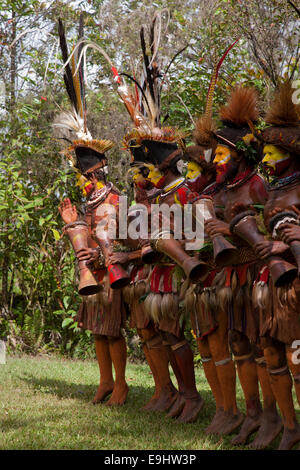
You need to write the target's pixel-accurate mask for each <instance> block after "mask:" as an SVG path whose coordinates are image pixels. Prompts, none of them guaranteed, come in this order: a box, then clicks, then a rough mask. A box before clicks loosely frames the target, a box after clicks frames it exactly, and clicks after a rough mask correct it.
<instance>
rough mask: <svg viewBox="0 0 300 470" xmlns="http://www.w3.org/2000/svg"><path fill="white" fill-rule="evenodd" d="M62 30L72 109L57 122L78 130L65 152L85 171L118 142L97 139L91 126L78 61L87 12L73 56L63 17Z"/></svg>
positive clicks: (81, 65) (61, 43) (73, 131)
mask: <svg viewBox="0 0 300 470" xmlns="http://www.w3.org/2000/svg"><path fill="white" fill-rule="evenodd" d="M58 34H59V41H60V47H61V52H62V58H63V62H64V82H65V86H66V90H67V93H68V96H69V100H70V102H71V106H72V110H71V111H66V112H63V113H62V114H61V115H60V116H59V120H57V121H56V122H55V124H54V126H55V127H58V128H62V129H67V130H69V131H70V132H72V133H73V134H74V133H75V135H76V139H75V140H73V142H72V145H71V146H70V147H68V148H67V149H66V150H65V151H64V152H63V153H64V154H65V155H66V156H67V157H68V158H69V159H70V160H71V162H72V164H73V166H74V167H75V168H78V169H79V170H80V171H81V172H82V173H84V172H85V171H87V170H88V169H91V168H93V167H95V166H97V165H98V164H99V161H100V160H101V159H102V158H103V155H104V153H105V152H106V151H107V150H109V149H111V148H112V147H113V145H114V144H113V143H112V142H111V141H109V140H99V139H93V138H92V136H91V134H90V132H89V130H88V128H87V122H86V114H87V109H86V101H85V89H84V68H83V64H82V61H81V60H80V59H79V61H77V58H78V55H79V56H81V51H82V47H83V42H82V41H83V14H81V15H80V23H79V47H78V48H77V50H75V48H73V53H72V55H71V58H69V53H68V46H67V41H66V37H65V31H64V26H63V23H62V21H61V19H59V20H58ZM70 62H71V65H70ZM77 62H78V65H77Z"/></svg>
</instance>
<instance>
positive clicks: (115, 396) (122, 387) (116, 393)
mask: <svg viewBox="0 0 300 470" xmlns="http://www.w3.org/2000/svg"><path fill="white" fill-rule="evenodd" d="M127 394H128V385H127V383H126V382H124V383H122V384H118V385H117V384H115V386H114V390H113V392H112V395H111V397H110V399H109V400H108V401H107V402H106V405H107V406H115V405H119V406H120V405H124V403H125V401H126V398H127Z"/></svg>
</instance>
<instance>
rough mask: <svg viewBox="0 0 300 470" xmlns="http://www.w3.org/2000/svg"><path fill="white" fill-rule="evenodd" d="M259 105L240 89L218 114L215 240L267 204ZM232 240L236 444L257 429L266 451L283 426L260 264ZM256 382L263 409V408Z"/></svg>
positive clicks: (228, 298) (227, 282)
mask: <svg viewBox="0 0 300 470" xmlns="http://www.w3.org/2000/svg"><path fill="white" fill-rule="evenodd" d="M256 103H257V96H256V93H255V92H254V90H252V89H249V88H241V87H238V88H237V89H236V90H234V91H233V92H232V94H231V96H230V98H229V101H228V103H227V104H226V105H225V106H223V107H222V108H221V109H220V117H221V119H222V122H223V124H224V127H223V128H222V129H219V130H218V131H217V132H216V137H217V140H218V144H219V145H218V146H217V148H216V152H215V158H214V163H215V165H216V171H217V178H216V181H217V183H219V184H222V183H225V184H226V187H225V194H226V201H225V208H224V220H223V221H221V220H213V219H212V220H211V221H208V222H207V223H206V231H207V233H208V234H209V235H210V236H212V237H213V236H215V235H216V234H218V233H220V234H223V235H225V236H231V231H230V226H229V224H230V222H231V221H232V219H233V217H234V216H235V214H236V212H238V211H239V206H240V204H241V203H242V204H243V207H249V206H251V207H252V206H253V204H259V205H262V204H264V202H265V201H266V198H267V192H266V188H265V183H264V181H263V180H262V178H261V177H260V176H258V175H257V171H256V166H257V164H258V162H259V161H260V155H259V151H258V145H257V142H256V141H255V139H254V136H253V135H252V132H251V129H250V128H249V123H250V124H251V122H252V123H253V122H255V121H256V120H257V119H258V111H257V105H256ZM233 240H234V244H235V245H236V246H237V247H238V256H237V259H236V260H235V261H234V262H233V264H232V265H231V266H228V267H227V268H225V269H224V270H223V276H224V280H223V290H222V291H221V292H220V295H219V300H220V308H221V309H223V310H225V311H227V313H228V321H229V325H228V326H229V343H230V346H231V350H232V353H233V356H234V360H235V363H236V366H237V370H238V375H239V379H240V382H241V385H242V389H243V392H244V396H245V401H246V409H247V415H246V419H245V420H244V422H243V424H242V427H241V430H240V432H239V434H238V436H236V437H235V438H234V439H233V440H232V443H233V444H241V443H245V442H246V440H247V438H248V436H250V435H251V434H252V433H253V432H255V431H257V430H259V432H258V440H259V442H257V441H254V444H253V446H254V447H256V446H258V447H264V446H266V445H268V444H269V443H270V442H272V440H273V439H274V438H275V437H276V435H277V434H278V433H279V432H280V430H281V421H280V418H279V417H278V415H277V411H276V401H275V397H274V395H273V392H272V389H271V387H270V384H269V380H268V374H267V370H266V364H265V361H264V358H263V357H262V352H261V351H260V350H259V349H257V348H256V347H254V345H255V344H256V343H257V341H258V319H257V316H256V315H255V309H254V307H253V305H252V303H251V290H252V284H253V281H254V280H255V278H256V276H257V273H258V272H259V267H260V264H259V262H258V261H257V256H256V255H255V253H254V251H253V250H251V249H250V248H249V247H248V246H247V244H246V243H245V242H244V241H243V240H242V239H241V238H239V237H237V236H235V237H234V238H233ZM258 380H259V382H260V385H261V388H262V393H263V397H264V410H262V407H261V404H260V399H259V388H258ZM274 423H275V424H274ZM225 428H226V424H225ZM225 432H226V431H225ZM262 435H263V436H264V442H262V440H261V436H262Z"/></svg>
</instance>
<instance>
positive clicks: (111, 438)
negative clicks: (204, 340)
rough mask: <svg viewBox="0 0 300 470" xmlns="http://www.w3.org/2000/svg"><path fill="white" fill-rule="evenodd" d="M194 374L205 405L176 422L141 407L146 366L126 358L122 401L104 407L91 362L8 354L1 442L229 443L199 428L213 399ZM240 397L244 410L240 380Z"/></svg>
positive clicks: (99, 445)
mask: <svg viewBox="0 0 300 470" xmlns="http://www.w3.org/2000/svg"><path fill="white" fill-rule="evenodd" d="M196 374H197V386H198V389H199V391H200V392H201V394H202V396H203V398H204V400H205V407H204V409H203V410H202V412H201V415H200V417H199V418H198V420H197V422H196V423H193V424H178V423H176V421H175V420H172V419H170V418H167V417H166V414H165V413H151V412H145V411H141V410H140V408H141V407H142V406H143V405H144V404H145V403H146V402H147V400H149V398H150V397H151V395H152V393H153V380H152V376H151V374H150V371H149V368H148V367H147V365H133V364H128V366H127V380H128V384H129V386H130V390H129V395H128V400H127V402H126V404H125V406H123V407H117V408H109V407H106V406H105V405H97V406H93V405H92V404H91V400H92V398H93V396H94V393H95V391H96V387H97V385H98V378H99V372H98V367H97V363H96V362H92V361H70V360H63V359H58V358H32V357H22V358H16V357H9V358H8V360H7V364H6V365H0V417H1V427H0V449H1V450H3V449H122V450H125V449H130V450H131V449H149V450H155V449H168V450H171V449H175V450H183V449H185V450H192V449H210V450H212V449H231V448H232V446H231V445H230V440H231V438H232V437H225V438H220V437H211V436H209V437H208V436H206V435H205V434H204V432H203V430H204V428H205V427H206V426H207V425H208V424H209V423H210V421H211V419H212V416H213V414H214V401H213V399H212V396H211V392H210V390H209V387H208V385H207V382H206V380H205V377H204V374H203V371H202V369H200V368H197V371H196ZM174 383H175V381H174ZM238 400H239V406H240V408H241V409H242V410H244V404H243V400H242V393H241V389H240V386H238ZM277 446H278V439H277V440H276V442H275V444H274V445H273V446H272V447H273V448H276V447H277ZM244 448H245V447H244Z"/></svg>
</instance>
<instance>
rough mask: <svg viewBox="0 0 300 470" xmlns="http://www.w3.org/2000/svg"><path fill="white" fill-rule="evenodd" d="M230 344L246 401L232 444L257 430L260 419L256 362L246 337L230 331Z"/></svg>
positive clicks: (243, 440)
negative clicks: (238, 429)
mask: <svg viewBox="0 0 300 470" xmlns="http://www.w3.org/2000/svg"><path fill="white" fill-rule="evenodd" d="M230 345H231V349H232V352H233V354H234V358H235V362H236V365H237V370H238V375H239V379H240V383H241V386H242V389H243V392H244V397H245V401H246V409H247V415H246V419H245V421H244V422H243V424H242V427H241V430H240V432H239V434H238V435H237V436H236V437H235V438H233V439H232V441H231V443H232V444H243V443H245V442H246V441H247V439H248V437H249V436H250V435H251V434H252V433H253V432H255V431H257V430H258V428H259V426H260V424H261V419H262V407H261V403H260V399H259V388H258V376H257V370H256V363H255V360H254V357H253V354H252V349H251V345H250V342H249V340H248V338H247V337H246V336H245V335H243V334H242V333H240V332H238V331H234V330H231V331H230Z"/></svg>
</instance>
